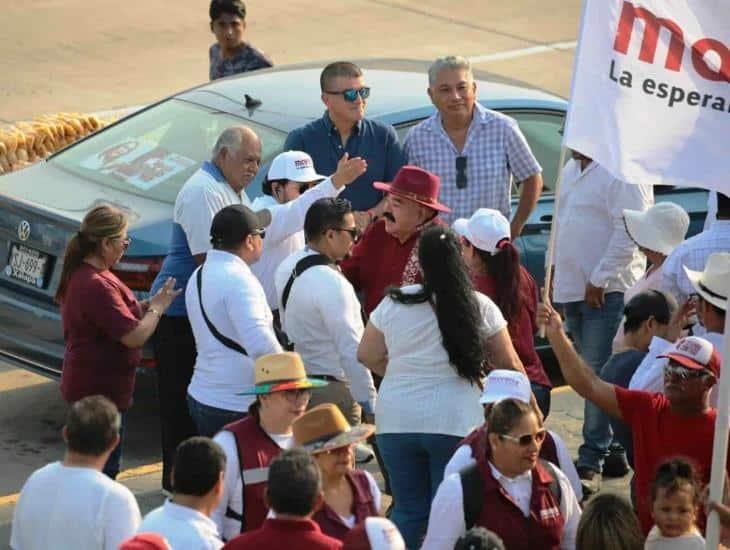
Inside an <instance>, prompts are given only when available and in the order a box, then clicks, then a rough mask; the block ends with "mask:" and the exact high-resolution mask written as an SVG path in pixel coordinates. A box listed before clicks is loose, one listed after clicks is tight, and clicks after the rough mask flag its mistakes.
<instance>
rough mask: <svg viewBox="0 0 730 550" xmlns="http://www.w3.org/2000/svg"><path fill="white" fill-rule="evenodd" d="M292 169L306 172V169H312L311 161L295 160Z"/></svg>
mask: <svg viewBox="0 0 730 550" xmlns="http://www.w3.org/2000/svg"><path fill="white" fill-rule="evenodd" d="M294 167H295V168H296V169H297V170H306V169H307V168H314V165H313V164H312V160H311V159H297V160H295V161H294Z"/></svg>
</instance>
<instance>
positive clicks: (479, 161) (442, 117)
mask: <svg viewBox="0 0 730 550" xmlns="http://www.w3.org/2000/svg"><path fill="white" fill-rule="evenodd" d="M428 96H429V98H431V102H432V103H433V104H434V106H435V107H436V109H437V111H438V112H437V113H436V114H434V115H433V116H431V117H430V118H428V119H426V120H424V121H423V122H421V123H420V124H418V125H417V126H415V127H414V128H412V129H411V131H410V132H408V135H407V136H406V139H405V142H404V143H403V147H404V149H405V153H406V160H407V162H408V164H414V165H416V166H420V167H421V168H424V169H425V170H428V171H429V172H433V173H434V174H436V175H438V176H439V177H440V178H441V183H442V185H443V187H442V191H441V192H442V198H443V199H444V201H445V202H446V203H447V204H448V205H449V206H451V208H452V213H451V214H450V215H449V216H446V217H445V219H446V221H448V222H452V221H453V220H454V219H456V218H469V217H470V216H471V215H472V214H473V213H474V211H475V210H477V208H492V209H494V210H499V211H500V212H502V214H504V216H505V217H506V218H507V219H509V218H510V217H511V216H510V214H511V212H510V198H511V184H512V181H514V183H515V184H516V185H519V186H521V187H522V192H521V193H520V202H519V205H518V207H517V211H516V212H515V215H514V217H512V223H511V233H512V239H516V238H517V237H518V236H519V235H520V233H521V232H522V227H523V226H524V224H525V222H526V221H527V218H528V217H529V216H530V212H532V210H533V209H534V208H535V205H536V204H537V199H538V198H539V197H540V192H541V190H542V174H541V172H542V168H541V167H540V164H539V163H538V162H537V159H535V156H534V155H533V154H532V151H531V150H530V146H529V145H528V144H527V140H525V137H524V136H523V135H522V132H521V131H520V128H519V126H517V122H515V121H514V120H513V119H512V118H510V117H508V116H505V115H503V114H501V113H498V112H496V111H492V110H489V109H485V108H484V107H482V106H481V105H480V104H479V102H478V101H477V100H476V96H477V85H476V82H474V75H473V74H472V70H471V64H470V63H469V61H468V60H467V59H465V58H463V57H459V56H448V57H441V58H439V59H437V60H436V61H434V63H433V64H432V65H431V67H430V68H429V70H428Z"/></svg>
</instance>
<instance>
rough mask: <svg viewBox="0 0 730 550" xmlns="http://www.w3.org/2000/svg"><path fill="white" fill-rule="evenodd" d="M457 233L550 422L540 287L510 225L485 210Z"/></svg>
mask: <svg viewBox="0 0 730 550" xmlns="http://www.w3.org/2000/svg"><path fill="white" fill-rule="evenodd" d="M454 231H456V232H457V233H458V234H459V235H461V237H462V245H463V246H462V254H463V256H464V261H465V262H466V265H467V267H468V269H469V273H470V275H471V280H472V283H473V284H474V288H476V289H477V290H478V291H479V292H482V293H483V294H486V295H487V296H489V297H490V298H491V299H492V300H494V302H495V303H496V304H497V306H498V307H499V309H500V311H501V312H502V315H504V318H505V320H506V321H507V329H508V331H509V335H510V337H511V338H512V344H513V345H514V347H515V350H516V351H517V355H518V356H519V358H520V361H522V364H523V365H524V367H525V372H526V373H527V378H528V379H529V380H530V386H531V387H532V393H533V394H534V395H535V399H536V400H537V404H538V406H539V407H540V410H541V411H542V414H543V416H545V417H547V415H548V413H549V412H550V390H551V388H552V384H551V383H550V379H549V378H548V376H547V374H546V373H545V369H544V367H543V365H542V361H541V360H540V356H539V355H538V354H537V351H536V350H535V340H534V338H535V333H536V332H537V328H538V327H537V322H536V320H535V315H536V314H537V285H536V284H535V280H534V279H533V278H532V275H530V273H529V271H527V269H525V267H524V266H522V265H521V264H520V253H519V252H518V251H517V248H515V246H514V245H513V244H512V241H511V239H510V224H509V221H508V220H507V218H505V217H504V216H503V215H502V213H501V212H499V211H497V210H492V209H490V208H480V209H479V210H477V211H476V212H474V214H473V215H472V217H471V218H469V219H468V220H467V219H465V218H461V219H458V220H456V221H455V222H454Z"/></svg>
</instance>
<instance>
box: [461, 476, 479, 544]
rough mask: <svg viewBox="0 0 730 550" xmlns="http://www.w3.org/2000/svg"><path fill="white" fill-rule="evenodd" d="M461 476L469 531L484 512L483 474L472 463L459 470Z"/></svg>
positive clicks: (465, 521) (463, 501) (463, 504)
mask: <svg viewBox="0 0 730 550" xmlns="http://www.w3.org/2000/svg"><path fill="white" fill-rule="evenodd" d="M459 477H460V478H461V495H462V496H461V499H462V506H463V508H464V523H465V524H466V530H467V531H468V530H469V529H471V528H472V527H474V525H475V524H476V522H477V520H478V519H479V515H480V514H481V513H482V476H481V475H479V466H478V465H477V464H472V465H471V466H469V467H468V468H465V469H463V470H462V471H461V472H459Z"/></svg>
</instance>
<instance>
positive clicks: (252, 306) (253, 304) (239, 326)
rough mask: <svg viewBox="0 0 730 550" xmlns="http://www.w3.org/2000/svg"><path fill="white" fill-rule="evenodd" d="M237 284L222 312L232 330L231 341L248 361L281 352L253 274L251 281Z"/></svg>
mask: <svg viewBox="0 0 730 550" xmlns="http://www.w3.org/2000/svg"><path fill="white" fill-rule="evenodd" d="M237 282H238V283H239V284H238V285H237V286H236V287H235V288H232V289H231V292H230V293H229V294H228V295H227V296H226V298H225V307H226V313H227V315H228V317H229V318H230V320H231V324H232V325H233V328H234V329H235V331H236V338H235V340H236V341H237V342H238V343H239V344H240V345H241V346H243V348H244V349H245V350H246V353H247V354H248V356H249V357H250V358H251V359H252V360H254V359H256V358H258V357H261V356H262V355H267V354H269V353H279V352H281V351H282V349H281V345H279V341H278V340H277V339H276V334H275V333H274V326H273V324H272V319H271V310H270V309H269V305H268V303H267V302H266V294H265V293H264V289H263V288H261V283H259V281H258V279H256V277H255V276H253V275H251V280H248V279H247V280H245V281H237ZM256 285H258V288H257V287H256Z"/></svg>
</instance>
